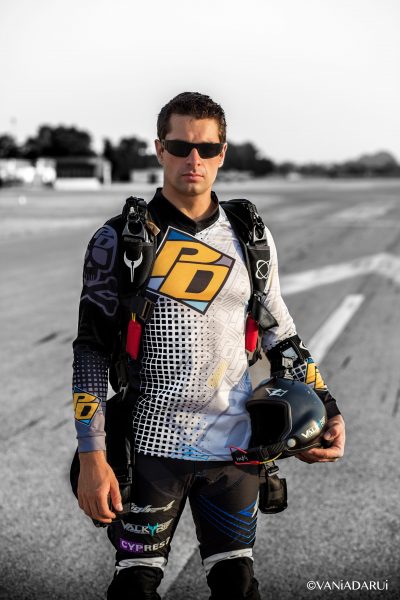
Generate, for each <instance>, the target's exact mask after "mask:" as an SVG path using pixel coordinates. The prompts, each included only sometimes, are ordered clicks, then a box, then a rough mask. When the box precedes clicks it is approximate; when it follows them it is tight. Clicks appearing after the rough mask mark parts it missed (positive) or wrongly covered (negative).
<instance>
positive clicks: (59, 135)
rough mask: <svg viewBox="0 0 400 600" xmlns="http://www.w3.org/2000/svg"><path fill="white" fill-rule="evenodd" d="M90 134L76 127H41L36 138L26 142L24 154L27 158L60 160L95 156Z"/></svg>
mask: <svg viewBox="0 0 400 600" xmlns="http://www.w3.org/2000/svg"><path fill="white" fill-rule="evenodd" d="M91 145H92V139H91V136H90V134H89V133H87V132H86V131H82V130H79V129H77V128H76V127H64V126H63V125H60V126H58V127H51V126H50V125H41V126H40V127H39V129H38V133H37V135H36V136H35V137H30V138H28V140H27V141H26V142H25V145H24V147H23V154H24V156H25V157H26V158H31V159H35V158H39V157H42V156H46V157H50V158H58V157H65V156H79V157H81V156H95V152H94V151H93V149H92V147H91Z"/></svg>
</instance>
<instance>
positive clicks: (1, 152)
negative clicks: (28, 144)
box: [0, 133, 21, 158]
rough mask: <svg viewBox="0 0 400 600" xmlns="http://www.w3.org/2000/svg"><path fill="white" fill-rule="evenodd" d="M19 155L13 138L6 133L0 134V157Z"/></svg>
mask: <svg viewBox="0 0 400 600" xmlns="http://www.w3.org/2000/svg"><path fill="white" fill-rule="evenodd" d="M20 156H21V151H20V148H19V147H18V144H17V142H16V141H15V138H14V137H13V136H11V135H8V134H7V133H5V134H3V135H0V158H19V157H20Z"/></svg>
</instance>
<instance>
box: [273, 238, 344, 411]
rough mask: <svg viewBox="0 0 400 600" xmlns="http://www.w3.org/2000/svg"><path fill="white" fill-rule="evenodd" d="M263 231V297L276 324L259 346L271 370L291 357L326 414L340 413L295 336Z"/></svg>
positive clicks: (275, 261)
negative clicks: (266, 254) (265, 248)
mask: <svg viewBox="0 0 400 600" xmlns="http://www.w3.org/2000/svg"><path fill="white" fill-rule="evenodd" d="M266 233H267V240H268V244H269V247H270V265H269V271H268V277H267V281H266V285H265V290H264V296H263V300H264V305H265V307H266V308H267V310H268V311H269V312H270V313H271V314H272V315H273V316H274V317H275V319H276V321H277V323H278V324H277V325H276V326H275V327H272V328H271V329H268V330H267V331H266V332H264V334H263V336H262V339H261V346H262V349H263V351H264V352H265V355H266V356H267V358H268V360H269V362H270V364H271V374H273V373H277V372H279V371H282V370H283V364H284V359H292V361H293V376H294V378H295V379H297V380H299V381H303V382H305V383H307V384H308V385H309V386H310V387H312V388H313V389H314V391H315V392H316V393H317V394H318V396H319V397H320V398H321V400H322V401H323V402H324V404H325V407H326V411H327V415H328V418H331V417H333V416H335V415H337V414H340V411H339V409H338V407H337V404H336V400H335V399H334V398H333V396H332V395H331V393H330V391H329V390H328V387H327V386H326V384H325V382H324V380H323V378H322V375H321V372H320V370H319V367H318V365H317V364H316V362H315V361H314V359H313V358H312V356H311V354H310V352H309V351H308V349H307V348H306V346H305V345H304V343H303V341H302V340H301V339H300V337H299V336H298V334H297V331H296V326H295V324H294V321H293V319H292V317H291V315H290V313H289V310H288V308H287V306H286V304H285V302H284V300H283V298H282V294H281V288H280V282H279V273H278V257H277V251H276V246H275V242H274V239H273V237H272V234H271V232H270V231H269V230H268V229H266Z"/></svg>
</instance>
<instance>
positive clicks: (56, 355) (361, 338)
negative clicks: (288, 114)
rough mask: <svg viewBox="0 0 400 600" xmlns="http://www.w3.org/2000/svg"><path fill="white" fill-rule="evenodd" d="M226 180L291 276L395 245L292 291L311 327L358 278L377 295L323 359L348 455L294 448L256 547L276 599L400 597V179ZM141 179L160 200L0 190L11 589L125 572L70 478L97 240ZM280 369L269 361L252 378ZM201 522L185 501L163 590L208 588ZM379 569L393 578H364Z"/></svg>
mask: <svg viewBox="0 0 400 600" xmlns="http://www.w3.org/2000/svg"><path fill="white" fill-rule="evenodd" d="M217 191H219V196H220V198H221V199H225V198H229V197H230V198H232V197H248V198H250V199H253V201H255V202H256V204H257V206H258V208H259V210H260V211H261V212H262V214H263V216H264V218H265V222H266V223H267V224H268V225H269V227H270V229H271V231H272V233H273V234H274V237H275V241H276V243H277V246H278V256H279V263H280V274H281V279H282V287H283V290H285V281H287V280H288V279H287V278H288V277H289V276H290V275H291V274H295V273H302V272H303V271H308V270H310V269H317V270H318V269H323V268H324V267H327V266H334V265H342V264H343V263H348V262H351V261H353V262H354V261H355V260H356V259H359V258H362V257H372V256H373V255H376V254H379V253H386V256H387V257H388V258H387V260H386V262H385V264H384V268H383V267H382V263H379V265H380V266H379V265H378V268H375V267H374V268H373V267H371V268H370V269H366V270H365V272H363V273H361V274H355V275H354V276H347V277H342V278H341V275H339V276H338V277H337V278H336V279H337V280H336V281H332V282H331V283H324V284H323V285H319V281H318V271H316V274H315V286H314V287H313V288H312V289H308V290H306V291H299V292H296V293H291V294H290V295H288V296H287V298H286V302H287V304H288V307H289V309H290V312H291V314H292V316H293V317H294V320H295V322H296V325H297V328H298V332H299V334H300V335H301V337H302V338H303V339H304V341H306V342H307V340H309V339H311V338H312V336H314V335H315V334H316V333H317V332H318V331H319V330H320V328H321V327H322V326H323V325H324V323H325V322H326V320H327V319H328V318H329V316H330V315H331V314H332V313H333V312H334V311H335V310H336V308H337V307H338V306H339V305H340V303H341V302H342V301H343V299H345V298H346V297H347V296H348V295H349V294H361V295H362V296H363V297H364V301H363V303H362V304H361V306H360V308H359V309H358V310H357V312H356V313H355V314H354V316H353V317H352V319H351V320H350V321H349V323H348V324H347V326H346V327H345V329H344V331H343V332H342V333H341V334H340V335H339V336H338V337H337V339H336V340H335V342H334V343H333V345H332V346H331V347H330V349H329V351H328V352H327V354H326V356H325V357H324V359H323V362H322V367H321V370H322V374H323V375H324V378H325V380H326V382H327V383H328V385H329V387H330V389H331V391H332V393H333V394H334V396H335V397H336V398H337V399H338V401H339V405H340V408H341V410H342V412H343V414H344V417H345V420H346V424H347V446H346V455H345V457H344V458H343V460H341V461H339V462H337V463H335V464H317V465H307V464H305V463H302V462H300V461H298V460H296V459H294V458H293V459H288V460H285V461H282V462H281V473H282V475H283V476H285V477H286V478H287V481H288V489H289V508H288V510H286V511H285V512H283V513H281V514H279V515H271V516H264V515H260V518H259V528H258V535H257V541H256V545H255V549H254V555H255V565H256V567H255V569H256V575H257V577H258V579H259V581H260V587H261V591H262V598H265V599H269V598H271V599H276V598H278V599H283V600H286V599H290V598H297V599H303V598H304V599H307V600H308V599H310V600H311V599H313V600H316V599H322V598H327V597H329V598H335V599H336V598H363V599H364V598H375V597H382V598H385V599H389V598H390V599H392V598H400V578H399V562H400V561H399V556H400V550H399V544H400V508H399V491H400V490H399V481H400V466H399V445H400V436H399V431H398V430H399V425H400V374H399V367H398V339H399V337H400V324H399V323H400V302H399V299H400V285H399V284H400V270H399V265H398V262H399V260H400V193H399V192H400V181H398V182H396V181H386V182H380V181H363V182H357V181H354V182H330V181H319V182H313V183H303V182H297V183H288V182H273V181H269V182H266V183H260V182H257V183H254V182H249V183H241V184H236V185H233V184H232V185H227V184H225V186H223V187H220V188H219V190H218V188H217ZM130 194H136V195H142V196H143V197H145V198H146V199H147V200H149V199H150V198H151V195H152V192H151V188H150V187H143V188H142V189H139V188H138V187H131V188H129V189H128V188H122V187H120V188H112V189H110V190H102V191H101V192H98V193H89V192H82V193H79V192H74V193H72V192H54V191H51V190H33V189H30V190H27V189H25V190H22V189H3V190H0V219H1V220H0V223H1V227H0V264H1V273H2V286H1V290H0V319H1V323H0V331H1V380H2V390H3V394H2V402H1V403H0V423H1V428H0V445H1V451H2V461H1V487H0V523H1V530H0V531H1V536H0V598H1V599H2V600H4V599H11V598H15V599H18V600H31V599H40V600H50V599H51V600H66V599H69V598H74V599H76V600H81V599H82V600H83V599H85V600H94V599H101V598H105V590H106V587H107V585H108V582H109V580H110V578H111V577H112V572H113V564H114V563H113V551H112V547H111V545H110V544H109V542H108V541H107V538H106V535H105V532H104V530H97V529H95V528H94V527H93V526H92V524H91V522H90V521H89V519H88V518H87V517H85V516H84V515H83V513H81V512H80V510H79V508H78V506H77V503H76V501H75V498H74V497H73V496H72V493H71V491H70V488H69V483H68V470H69V463H70V460H71V458H72V455H73V452H74V449H75V446H76V441H75V433H74V423H73V414H72V401H71V392H70V382H71V363H72V354H71V342H72V340H73V338H74V336H75V334H76V325H77V308H78V301H79V294H80V283H81V270H82V260H83V255H84V252H85V247H86V244H87V241H88V240H89V238H90V236H91V234H92V233H93V232H94V231H95V229H96V228H97V227H98V226H100V225H102V223H103V222H104V221H105V220H106V219H107V218H109V217H110V216H112V215H113V214H117V213H118V212H119V211H120V208H121V206H122V203H123V200H124V198H125V197H126V196H127V195H130ZM371 261H372V259H371ZM371 264H372V262H371ZM381 267H382V268H381ZM340 269H341V267H340V268H339V267H338V272H340V273H341V271H340ZM284 297H285V294H284ZM267 372H268V366H267V365H266V364H265V363H264V364H261V365H259V366H258V367H257V371H256V372H255V373H253V378H254V381H257V380H259V379H261V377H262V376H263V375H264V374H267ZM194 538H195V533H194V528H193V525H192V523H191V518H190V515H189V514H188V513H185V515H184V518H183V520H182V522H181V524H180V526H179V527H178V530H177V533H176V538H175V540H174V543H173V549H172V552H171V557H170V564H169V568H168V569H167V572H166V576H165V581H164V583H163V584H162V588H161V589H162V591H163V594H164V595H163V598H164V599H165V600H186V599H188V598H194V597H195V598H196V599H197V600H206V599H207V598H208V588H207V586H206V583H205V577H204V573H203V568H202V565H201V562H200V559H199V556H198V552H197V550H196V548H195V542H194ZM371 581H372V582H377V583H376V586H377V587H380V588H382V587H383V588H384V589H383V591H378V590H372V591H368V590H367V589H365V584H364V585H363V587H362V588H361V589H358V590H357V587H361V585H362V584H363V582H368V584H369V582H371ZM308 582H315V583H314V587H315V589H308V588H311V587H312V586H313V584H312V583H311V584H310V583H308ZM307 584H308V587H307ZM334 584H336V586H337V587H335V585H334ZM369 585H370V584H369ZM349 587H353V588H356V589H353V590H351V589H349ZM370 587H371V586H370ZM321 588H322V589H321ZM338 588H339V589H338ZM386 588H387V589H386Z"/></svg>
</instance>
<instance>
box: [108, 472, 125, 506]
mask: <svg viewBox="0 0 400 600" xmlns="http://www.w3.org/2000/svg"><path fill="white" fill-rule="evenodd" d="M110 496H111V502H112V505H113V507H114V508H115V510H116V511H117V512H122V510H123V508H122V504H121V493H120V491H119V485H118V481H117V479H116V478H115V477H113V479H112V481H111V484H110Z"/></svg>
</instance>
